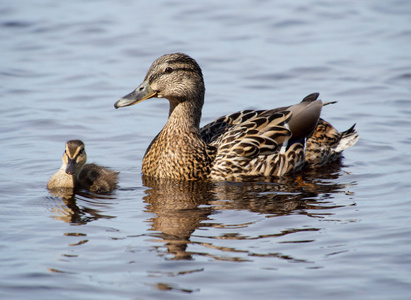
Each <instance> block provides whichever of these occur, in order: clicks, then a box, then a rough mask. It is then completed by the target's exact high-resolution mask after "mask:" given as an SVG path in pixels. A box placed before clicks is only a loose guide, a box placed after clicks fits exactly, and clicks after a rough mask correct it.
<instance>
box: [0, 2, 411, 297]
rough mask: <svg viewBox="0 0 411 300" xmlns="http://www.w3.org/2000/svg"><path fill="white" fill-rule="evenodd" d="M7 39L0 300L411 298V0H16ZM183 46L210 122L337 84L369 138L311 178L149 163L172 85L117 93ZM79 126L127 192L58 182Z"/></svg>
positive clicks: (1, 25) (341, 119)
mask: <svg viewBox="0 0 411 300" xmlns="http://www.w3.org/2000/svg"><path fill="white" fill-rule="evenodd" d="M0 47H1V48H0V49H1V56H0V62H1V69H0V95H1V99H2V100H1V103H2V105H1V108H0V141H1V155H0V157H1V160H0V191H1V194H0V195H1V196H0V205H1V209H0V214H1V217H0V226H1V227H0V228H1V231H0V253H1V256H0V260H1V270H2V271H1V274H0V298H2V299H28V298H30V299H164V298H166V297H167V299H191V298H195V299H237V300H241V299H275V298H278V299H409V297H410V295H411V259H410V255H409V254H410V251H411V229H410V224H411V218H410V211H411V196H410V195H411V193H410V192H411V190H410V187H411V179H410V178H411V171H410V166H411V159H410V151H411V51H410V49H411V2H409V1H407V0H393V1H381V0H376V1H352V0H348V1H338V2H337V1H327V0H311V1H302V0H299V1H288V0H276V1H263V0H248V1H245V0H242V1H216V0H210V1H206V2H204V1H177V0H175V1H172V0H161V1H151V2H143V1H131V0H118V1H83V0H82V1H79V0H73V1H52V0H38V1H28V0H26V1H24V0H19V1H11V0H4V1H2V2H1V4H0ZM172 52H185V53H187V54H189V55H191V56H192V57H193V58H195V59H196V60H197V61H198V63H199V64H200V66H201V67H202V69H203V73H204V76H205V83H206V89H207V91H206V104H205V107H204V110H203V121H202V124H203V125H204V124H206V123H208V122H210V121H212V120H214V119H216V118H217V117H219V116H221V115H223V114H226V113H232V112H235V111H237V110H241V109H267V108H274V107H278V106H283V105H289V104H293V103H296V102H299V101H300V100H301V99H302V98H303V97H304V96H306V95H308V94H309V93H312V92H320V93H321V98H322V99H323V100H324V101H338V103H337V104H335V105H331V106H327V107H325V108H324V110H323V117H324V118H325V119H326V120H328V121H330V122H331V123H332V124H333V125H334V126H335V127H336V128H337V129H339V130H345V129H347V128H349V127H350V126H351V125H352V124H353V123H357V128H358V131H359V133H360V135H361V138H360V140H359V142H358V143H357V145H355V146H354V147H353V148H351V149H349V150H347V151H346V152H345V158H344V159H343V160H342V162H341V163H336V164H332V165H329V166H328V167H326V168H323V169H321V170H316V171H306V172H303V174H302V175H301V176H299V177H298V178H295V177H293V178H289V179H284V180H279V181H272V182H245V183H230V182H225V183H207V184H205V183H187V184H180V185H173V184H167V183H159V182H152V181H147V180H143V179H142V178H141V173H140V169H141V161H142V158H143V155H144V151H145V149H146V147H147V146H148V144H149V143H150V141H151V140H152V138H153V137H154V136H155V135H156V134H157V132H158V131H160V130H161V128H162V126H163V125H164V123H165V121H166V118H167V113H168V102H167V101H166V100H162V99H153V100H151V101H145V102H143V103H141V104H138V105H137V106H133V107H130V108H127V109H121V110H115V109H114V107H113V104H114V102H115V101H116V100H117V99H118V98H119V97H121V96H123V95H125V94H127V93H128V92H130V91H131V90H133V89H134V88H135V87H137V85H138V84H139V83H140V82H141V81H142V80H143V78H144V75H145V73H146V71H147V69H148V67H149V66H150V65H151V63H152V62H153V61H154V60H155V59H156V58H157V57H159V56H160V55H163V54H165V53H172ZM69 139H82V140H83V141H84V142H85V144H86V147H87V153H88V158H89V161H94V162H96V163H99V164H103V165H107V166H110V167H112V168H114V169H116V170H119V171H120V172H121V176H120V188H119V189H118V190H117V191H116V192H114V193H112V194H110V195H92V194H89V193H80V194H78V195H75V196H74V197H72V198H62V197H57V196H55V195H52V194H50V193H49V191H48V190H47V189H46V184H47V181H48V179H49V178H50V176H51V175H52V174H53V173H54V172H55V171H56V170H57V169H58V168H59V167H60V165H61V155H62V153H63V151H64V143H65V142H66V141H67V140H69Z"/></svg>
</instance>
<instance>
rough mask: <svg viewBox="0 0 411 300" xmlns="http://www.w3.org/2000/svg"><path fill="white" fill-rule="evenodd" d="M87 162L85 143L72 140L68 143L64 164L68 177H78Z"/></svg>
mask: <svg viewBox="0 0 411 300" xmlns="http://www.w3.org/2000/svg"><path fill="white" fill-rule="evenodd" d="M86 161H87V155H86V151H85V148H84V143H83V142H82V141H80V140H71V141H68V142H67V143H66V151H64V154H63V162H64V164H65V166H66V169H65V171H66V173H67V174H68V175H78V174H79V173H80V171H81V169H82V168H83V166H84V164H85V163H86Z"/></svg>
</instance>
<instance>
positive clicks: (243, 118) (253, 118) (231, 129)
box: [200, 98, 322, 179]
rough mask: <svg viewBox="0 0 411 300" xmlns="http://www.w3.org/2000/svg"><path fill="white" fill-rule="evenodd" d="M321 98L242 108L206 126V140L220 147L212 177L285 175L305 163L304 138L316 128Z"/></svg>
mask: <svg viewBox="0 0 411 300" xmlns="http://www.w3.org/2000/svg"><path fill="white" fill-rule="evenodd" d="M321 108H322V102H321V100H316V99H309V101H308V100H306V98H305V99H304V100H303V101H302V102H300V103H298V104H296V105H293V106H289V107H284V108H277V109H272V110H264V111H263V110H259V111H252V110H246V111H240V112H237V113H234V114H231V115H228V116H224V117H221V118H219V119H217V120H215V121H214V122H211V123H210V124H208V125H206V126H205V127H203V128H202V129H201V131H200V134H201V136H202V138H203V139H204V141H206V142H207V143H208V144H209V145H211V146H213V147H215V148H216V149H217V152H216V158H215V160H214V164H213V167H212V174H211V176H212V177H214V178H226V179H227V178H229V177H230V175H229V174H231V175H232V176H237V175H238V176H243V175H245V176H247V175H275V176H281V175H283V174H285V173H287V172H289V171H291V170H293V169H295V168H299V167H300V165H301V164H302V163H304V139H305V138H306V137H307V136H308V135H310V134H311V133H312V132H313V130H314V129H315V127H316V125H317V122H318V119H319V116H320V113H321Z"/></svg>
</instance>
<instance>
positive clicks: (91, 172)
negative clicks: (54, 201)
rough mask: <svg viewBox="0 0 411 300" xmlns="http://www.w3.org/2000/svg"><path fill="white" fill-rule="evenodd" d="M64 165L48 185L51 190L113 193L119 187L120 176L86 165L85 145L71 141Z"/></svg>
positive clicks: (104, 169)
mask: <svg viewBox="0 0 411 300" xmlns="http://www.w3.org/2000/svg"><path fill="white" fill-rule="evenodd" d="M62 160H63V164H62V166H61V168H60V170H58V171H57V173H55V174H54V175H53V176H52V177H51V178H50V181H49V183H48V184H47V188H48V189H49V190H52V189H56V188H66V189H67V188H68V189H75V188H81V189H85V190H89V191H92V192H102V193H105V192H111V191H112V190H114V189H115V188H116V187H117V183H118V174H119V172H115V171H112V170H109V169H107V168H105V167H101V166H99V165H96V164H93V163H90V164H86V161H87V154H86V151H85V147H84V143H83V142H82V141H80V140H70V141H68V142H67V143H66V150H65V151H64V154H63V159H62Z"/></svg>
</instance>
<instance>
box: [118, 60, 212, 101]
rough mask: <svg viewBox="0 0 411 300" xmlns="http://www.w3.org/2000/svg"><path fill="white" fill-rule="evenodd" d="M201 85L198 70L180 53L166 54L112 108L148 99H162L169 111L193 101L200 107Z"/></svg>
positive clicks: (198, 67) (202, 95)
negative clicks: (165, 101)
mask: <svg viewBox="0 0 411 300" xmlns="http://www.w3.org/2000/svg"><path fill="white" fill-rule="evenodd" d="M204 91H205V89H204V81H203V74H202V72H201V68H200V66H199V65H198V64H197V62H196V61H195V60H194V59H192V58H191V57H190V56H188V55H186V54H183V53H173V54H166V55H163V56H161V57H160V58H158V59H156V60H155V61H154V62H153V64H152V65H151V67H150V69H149V70H148V72H147V75H146V77H145V78H144V81H143V82H142V83H141V84H140V85H139V86H138V87H137V88H136V89H135V90H134V91H132V92H131V93H130V94H127V95H125V96H124V97H122V98H121V99H120V100H118V101H117V102H116V103H115V104H114V107H115V108H119V107H124V106H129V105H133V104H136V103H138V102H141V101H143V100H146V99H149V98H166V99H168V100H169V101H170V104H171V106H172V107H175V106H177V105H178V104H179V103H181V102H185V101H193V102H197V104H200V105H201V106H202V104H203V101H204Z"/></svg>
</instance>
